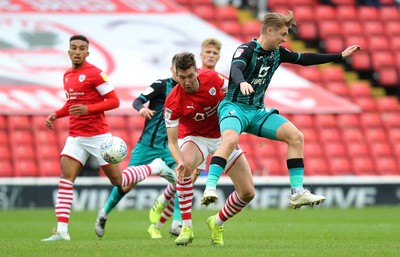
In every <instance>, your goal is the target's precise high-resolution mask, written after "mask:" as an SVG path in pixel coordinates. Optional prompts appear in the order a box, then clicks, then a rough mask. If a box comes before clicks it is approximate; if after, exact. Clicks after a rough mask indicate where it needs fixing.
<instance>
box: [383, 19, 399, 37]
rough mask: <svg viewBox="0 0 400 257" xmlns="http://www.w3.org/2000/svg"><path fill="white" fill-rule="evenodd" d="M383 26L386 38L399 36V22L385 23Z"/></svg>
mask: <svg viewBox="0 0 400 257" xmlns="http://www.w3.org/2000/svg"><path fill="white" fill-rule="evenodd" d="M384 26H385V28H384V32H386V34H387V36H390V37H393V36H399V35H400V26H399V21H385V22H384Z"/></svg>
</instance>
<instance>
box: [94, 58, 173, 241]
mask: <svg viewBox="0 0 400 257" xmlns="http://www.w3.org/2000/svg"><path fill="white" fill-rule="evenodd" d="M175 59H176V55H175V56H173V58H172V64H171V68H170V70H171V74H172V77H170V78H167V79H159V80H157V81H155V82H154V83H153V84H151V85H150V86H149V87H148V88H147V89H146V90H145V91H143V92H142V93H141V94H140V95H139V96H138V97H137V98H136V99H135V100H134V101H133V103H132V106H133V108H135V110H137V111H138V112H139V114H140V115H141V116H143V117H144V118H145V124H144V128H143V131H142V135H141V136H140V139H139V141H138V142H137V144H136V146H135V148H134V149H133V150H132V153H131V158H130V161H129V166H137V165H144V164H146V163H150V162H152V161H153V160H155V159H157V158H161V159H162V160H163V161H164V162H165V163H166V164H167V165H168V166H169V167H170V168H172V169H173V168H174V167H175V162H174V159H173V158H172V156H171V154H170V152H169V150H168V140H167V131H166V127H165V121H164V117H163V110H164V102H165V98H166V97H167V95H168V94H169V92H170V91H171V90H172V88H174V87H175V86H176V84H177V83H178V82H177V78H176V73H175ZM147 102H148V103H149V104H148V107H146V106H145V104H146V103H147ZM136 184H137V183H135V184H130V185H129V186H128V187H123V188H121V187H118V186H115V187H114V188H113V189H112V191H111V193H110V195H109V197H108V199H107V202H106V204H105V205H104V207H103V208H102V209H101V210H100V211H99V213H98V216H97V219H96V223H95V231H96V234H97V236H99V237H102V236H103V235H104V231H105V225H106V221H107V218H108V215H109V214H110V212H111V211H112V210H113V209H114V207H115V206H116V205H117V204H118V203H119V202H120V201H121V199H122V198H123V197H124V196H125V195H126V194H127V193H128V192H129V191H130V190H131V189H132V188H133V187H134V186H136ZM174 195H175V183H169V184H168V186H167V187H166V189H165V191H164V194H163V195H161V196H160V197H159V199H160V201H162V202H167V203H168V202H169V201H172V206H173V201H174V199H173V196H174ZM172 212H173V210H171V211H170V212H169V213H168V214H169V215H170V216H171V215H172ZM148 232H149V234H150V236H151V237H152V238H154V239H158V238H161V233H160V231H159V230H155V229H153V227H152V226H150V227H149V230H148Z"/></svg>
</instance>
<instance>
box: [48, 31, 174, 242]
mask: <svg viewBox="0 0 400 257" xmlns="http://www.w3.org/2000/svg"><path fill="white" fill-rule="evenodd" d="M69 42H70V43H69V50H68V54H69V57H70V59H71V62H72V68H70V69H68V70H67V71H66V72H65V74H64V79H63V82H64V92H66V94H67V102H66V103H65V105H64V106H63V107H62V108H61V109H59V110H57V111H55V112H54V113H51V114H50V115H49V116H48V117H47V118H46V126H47V127H48V128H50V129H53V128H54V127H53V125H54V122H55V121H56V120H57V119H59V118H62V117H66V116H69V119H70V122H69V135H68V137H67V140H66V142H65V146H64V149H63V150H62V152H61V175H60V180H59V188H58V194H57V201H56V205H55V212H56V216H57V230H56V231H55V233H54V234H53V235H52V236H50V237H49V238H46V239H43V240H42V241H59V240H70V236H69V233H68V224H69V218H70V213H71V207H72V202H73V187H74V181H75V179H76V177H77V176H78V174H79V172H80V171H81V170H82V168H83V166H84V164H85V162H86V161H87V159H88V158H89V156H93V157H95V158H96V160H97V161H98V163H99V165H100V166H101V168H102V169H103V171H104V173H105V174H106V175H107V177H108V178H109V179H110V181H111V183H112V184H113V185H115V186H128V185H130V184H134V183H136V182H138V181H141V180H142V179H144V178H145V177H147V176H149V175H150V174H158V175H160V176H164V177H168V178H171V180H175V176H174V173H173V171H172V170H171V169H169V168H168V167H167V166H166V165H165V163H164V162H163V161H162V160H161V159H156V160H155V161H153V162H152V163H150V164H149V165H142V166H137V167H129V168H127V169H125V170H123V172H122V174H121V171H120V169H119V167H118V165H117V164H109V163H107V162H106V161H104V160H103V158H102V157H101V154H100V145H101V143H102V142H103V141H104V140H105V139H106V138H108V137H110V136H111V133H110V129H109V127H108V125H107V122H106V119H105V115H104V111H107V110H111V109H115V108H117V107H118V106H119V98H118V96H117V95H116V93H115V91H114V87H113V86H112V85H111V84H110V83H109V82H108V79H107V75H106V74H105V73H104V72H103V71H102V70H100V69H99V68H97V67H96V66H94V65H92V64H90V63H88V62H87V61H86V57H87V56H89V40H88V39H87V38H86V37H84V36H82V35H74V36H72V37H71V38H70V40H69Z"/></svg>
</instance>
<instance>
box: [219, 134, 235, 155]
mask: <svg viewBox="0 0 400 257" xmlns="http://www.w3.org/2000/svg"><path fill="white" fill-rule="evenodd" d="M238 142H239V136H238V135H237V134H236V133H229V134H226V135H225V136H224V137H223V142H222V143H223V144H224V145H225V146H226V147H227V148H229V149H232V151H233V149H235V147H236V146H237V144H238Z"/></svg>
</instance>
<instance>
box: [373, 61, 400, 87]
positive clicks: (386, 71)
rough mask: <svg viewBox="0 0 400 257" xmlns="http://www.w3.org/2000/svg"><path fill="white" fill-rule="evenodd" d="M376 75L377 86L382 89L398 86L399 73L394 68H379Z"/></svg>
mask: <svg viewBox="0 0 400 257" xmlns="http://www.w3.org/2000/svg"><path fill="white" fill-rule="evenodd" d="M377 73H378V83H379V85H381V86H383V87H398V86H399V71H398V70H397V68H396V67H395V66H391V67H389V66H388V67H380V68H379V69H378V71H377Z"/></svg>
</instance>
